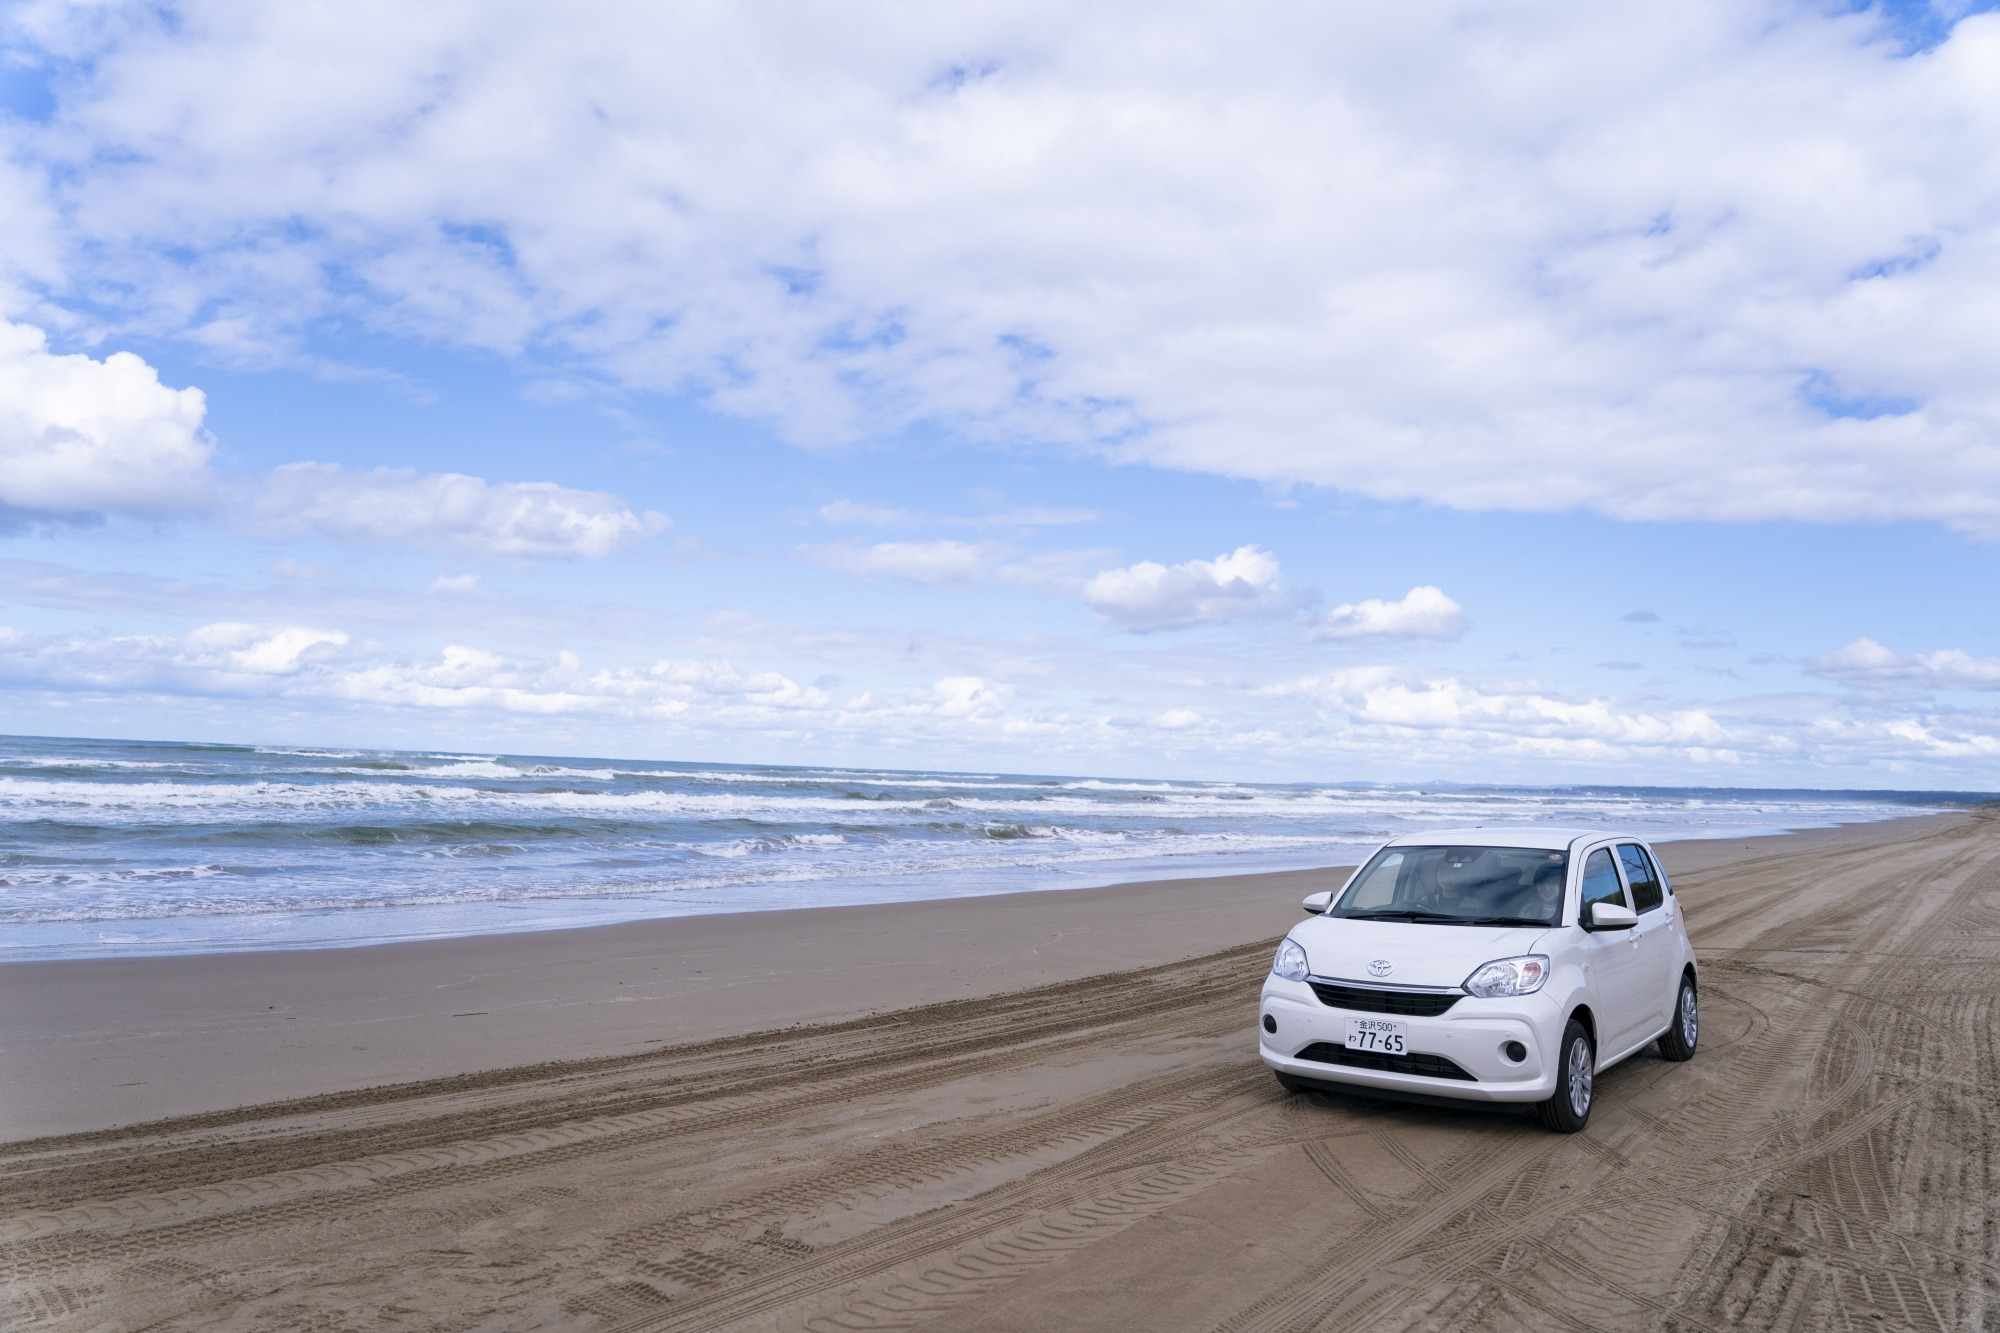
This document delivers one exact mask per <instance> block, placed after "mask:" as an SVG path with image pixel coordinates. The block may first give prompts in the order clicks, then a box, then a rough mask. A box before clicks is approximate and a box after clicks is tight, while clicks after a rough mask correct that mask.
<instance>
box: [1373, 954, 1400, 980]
mask: <svg viewBox="0 0 2000 1333" xmlns="http://www.w3.org/2000/svg"><path fill="white" fill-rule="evenodd" d="M1395 970H1396V969H1395V968H1393V967H1391V966H1390V965H1389V960H1388V959H1386V958H1377V959H1376V960H1375V961H1374V962H1372V963H1370V964H1369V965H1368V975H1369V976H1371V977H1386V976H1388V975H1389V974H1390V973H1391V972H1394V971H1395Z"/></svg>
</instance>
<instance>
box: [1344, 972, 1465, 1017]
mask: <svg viewBox="0 0 2000 1333" xmlns="http://www.w3.org/2000/svg"><path fill="white" fill-rule="evenodd" d="M1306 984H1307V985H1309V986H1311V987H1312V988H1313V994H1315V995H1317V996H1319V1002H1320V1003H1321V1004H1326V1005H1331V1006H1333V1007H1334V1008H1335V1009H1358V1010H1360V1011H1361V1012H1363V1013H1368V1014H1402V1015H1404V1016H1406V1017H1410V1018H1436V1017H1437V1016H1438V1015H1439V1014H1441V1013H1443V1012H1444V1011H1445V1010H1447V1009H1449V1008H1451V1007H1452V1006H1453V1005H1455V1004H1457V1003H1458V1002H1459V1001H1460V1000H1462V999H1464V998H1465V997H1464V996H1463V995H1462V994H1460V993H1459V992H1457V991H1447V992H1445V993H1443V994H1439V993H1437V992H1435V991H1420V990H1414V991H1413V990H1377V989H1376V988H1375V987H1373V986H1343V985H1342V984H1340V983H1339V982H1337V981H1319V980H1313V981H1308V982H1307V983H1306Z"/></svg>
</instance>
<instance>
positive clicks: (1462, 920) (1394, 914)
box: [1337, 907, 1549, 926]
mask: <svg viewBox="0 0 2000 1333" xmlns="http://www.w3.org/2000/svg"><path fill="white" fill-rule="evenodd" d="M1337 919H1339V920H1344V921H1422V922H1440V923H1442V924H1445V925H1450V926H1546V925H1548V924H1549V923H1548V922H1546V921H1538V920H1536V919H1535V918H1534V917H1528V916H1455V915H1453V914H1452V913H1450V912H1425V911H1420V910H1418V909H1416V908H1412V907H1391V908H1386V909H1382V910H1378V911H1373V912H1342V913H1341V914H1340V915H1339V917H1338V918H1337Z"/></svg>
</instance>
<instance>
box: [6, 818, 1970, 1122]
mask: <svg viewBox="0 0 2000 1333" xmlns="http://www.w3.org/2000/svg"><path fill="white" fill-rule="evenodd" d="M1968 817H1969V816H1967V815H1965V814H1959V813H1951V814H1942V815H1936V814H1932V815H1915V816H1909V817H1904V818H1899V819H1891V820H1875V821H1869V822H1866V823H1858V824H1846V825H1838V826H1835V827H1833V828H1821V829H1808V830H1802V831H1798V832H1790V833H1777V834H1766V835H1757V836H1751V837H1742V836H1736V837H1729V838H1714V839H1685V840H1680V841H1675V842H1665V841H1663V842H1661V843H1659V844H1657V845H1658V846H1659V848H1660V850H1661V855H1662V859H1663V860H1664V861H1665V862H1666V865H1667V868H1668V872H1669V874H1672V875H1679V874H1684V873H1691V872H1702V871H1707V870H1711V869H1714V868H1716V867H1718V866H1724V865H1727V864H1730V863H1732V862H1737V861H1753V860H1758V859H1761V858H1763V857H1767V856H1773V855H1790V854H1793V853H1798V852H1806V851H1812V850H1819V849H1831V848H1835V847H1838V846H1842V845H1848V844H1867V843H1876V842H1892V841H1901V840H1904V839H1907V838H1910V837H1915V836H1921V835H1922V834H1923V833H1925V832H1928V831H1931V830H1935V829H1937V828H1941V827H1945V826H1947V825H1949V824H1951V823H1955V822H1957V821H1960V820H1963V819H1965V818H1968ZM1344 870H1345V868H1344V867H1328V868H1323V869H1315V870H1290V871H1268V872H1259V873H1249V874H1235V875H1220V876H1208V877H1197V878H1176V879H1165V880H1145V881H1136V882H1130V883H1124V884H1113V885H1106V886H1102V887H1096V888H1076V889H1055V890H1046V889H1045V890H1029V891H1016V892H1009V893H997V894H987V895H980V896H974V897H960V898H928V899H917V900H911V901H905V902H896V903H880V904H865V905H842V906H830V907H806V908H794V909H789V910H782V911H775V910H774V911H759V912H739V913H714V914H706V915H692V916H678V917H664V918H652V919H647V920H639V921H625V922H617V923H610V924H604V925H591V926H580V927H571V928H565V929H554V930H540V931H521V932H509V933H501V934H487V935H463V936H452V937H448V938H442V939H427V940H414V941H401V942H395V943H383V944H370V945H360V946H353V947H334V948H318V949H276V950H260V951H248V950H246V951H235V952H224V953H208V954H164V955H146V956H139V957H97V958H63V959H44V960H19V961H12V962H8V963H5V964H0V1064H4V1067H5V1071H6V1076H5V1078H4V1080H0V1140H6V1141H13V1140H20V1139H27V1138H33V1137H39V1136H42V1135H49V1134H64V1133H74V1132H83V1131H88V1130H93V1129H102V1128H107V1127H111V1126H116V1125H126V1124H133V1123H138V1122H142V1121H148V1120H154V1119H160V1118H164V1117H170V1116H179V1115H191V1114H199V1113H203V1112H209V1111H217V1110H224V1109H228V1108H232V1107H240V1106H246V1105H251V1104H257V1103H265V1102H273V1101H279V1100H284V1099H289V1098H295V1097H303V1096H311V1095H318V1094H323V1093H333V1092H340V1091H346V1090H349V1089H353V1088H359V1087H368V1086H378V1085H384V1084H393V1083H401V1082H409V1081H414V1080H418V1079H425V1078H434V1077H439V1076H445V1075H454V1074H460V1073H470V1072H474V1071H480V1070H491V1069H498V1068H503V1067H509V1066H518V1065H529V1064H538V1063H543V1062H548V1061H560V1060H567V1059H583V1058H593V1057H600V1056H606V1055H617V1054H629V1053H632V1052H635V1051H640V1050H644V1049H647V1048H650V1047H660V1046H667V1045H672V1044H676V1043H681V1042H688V1041H696V1040H703V1039H710V1038H717V1037H726V1036H738V1035H743V1034H746V1033H751V1032H759V1031H770V1030H777V1029H783V1028H787V1027H793V1026H800V1025H810V1024H819V1023H828V1022H834V1021H839V1020H842V1019H849V1018H855V1017H860V1016H865V1015H867V1014H871V1013H884V1012H888V1011H892V1010H897V1009H906V1008H911V1007H915V1006H918V1005H924V1004H933V1003H937V1002H940V1001H948V1000H966V999H978V998H982V997H989V996H996V995H1003V994H1007V993H1010V992H1014V991H1019V990H1024V989H1028V988H1032V987H1035V986H1041V985H1049V984H1054V983H1060V982H1069V981H1074V980H1077V979H1080V978H1083V977H1088V976H1094V975H1103V974H1106V973H1112V972H1119V971H1125V970H1129V969H1131V968H1135V967H1145V966H1151V965H1157V964H1164V963H1169V962H1175V961H1179V960H1182V959H1186V958H1189V957H1194V956H1197V955H1202V954H1207V953H1212V952H1214V951H1215V950H1217V949H1222V948H1228V947H1231V946H1236V945H1248V944H1252V943H1258V942H1263V941H1267V940H1275V939H1276V938H1277V937H1278V936H1280V935H1282V934H1283V932H1284V931H1285V930H1286V929H1287V928H1288V927H1289V926H1290V924H1291V923H1292V922H1293V921H1295V920H1297V919H1298V900H1299V898H1301V897H1302V896H1304V894H1306V893H1308V892H1312V891H1314V890H1315V889H1319V888H1325V887H1329V886H1331V885H1330V881H1331V882H1332V883H1333V884H1337V880H1335V878H1334V877H1335V876H1336V875H1338V874H1340V873H1344Z"/></svg>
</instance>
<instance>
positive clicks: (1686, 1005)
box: [1660, 977, 1701, 1060]
mask: <svg viewBox="0 0 2000 1333" xmlns="http://www.w3.org/2000/svg"><path fill="white" fill-rule="evenodd" d="M1700 1036H1701V1005H1700V998H1699V996H1698V995H1697V994H1696V992H1695V988H1694V978H1693V977H1682V978H1681V989H1680V993H1679V994H1678V995H1676V996H1674V1021H1673V1023H1672V1025H1671V1026H1669V1027H1668V1028H1667V1030H1666V1032H1665V1033H1663V1034H1662V1035H1661V1037H1660V1054H1661V1055H1663V1056H1665V1057H1666V1058H1667V1059H1669V1060H1692V1059H1694V1044H1695V1040H1696V1039H1697V1038H1698V1037H1700Z"/></svg>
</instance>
